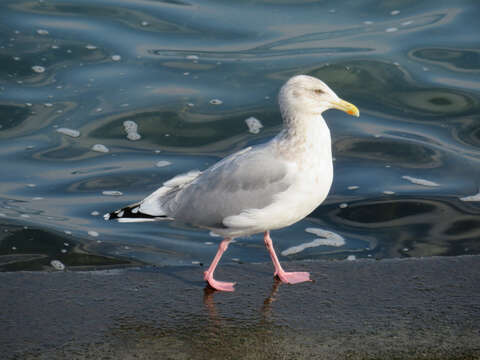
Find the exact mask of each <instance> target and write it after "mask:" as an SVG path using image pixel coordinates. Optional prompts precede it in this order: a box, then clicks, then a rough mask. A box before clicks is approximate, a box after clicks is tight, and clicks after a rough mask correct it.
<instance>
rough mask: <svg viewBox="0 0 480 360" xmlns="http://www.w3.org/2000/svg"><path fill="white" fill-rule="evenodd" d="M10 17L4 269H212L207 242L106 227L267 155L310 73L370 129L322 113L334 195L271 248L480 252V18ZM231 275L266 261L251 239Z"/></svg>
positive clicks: (440, 10)
mask: <svg viewBox="0 0 480 360" xmlns="http://www.w3.org/2000/svg"><path fill="white" fill-rule="evenodd" d="M0 7H1V11H0V64H1V66H0V139H1V142H0V168H1V169H2V170H1V173H2V182H1V187H0V231H1V233H0V254H1V256H0V267H1V269H3V270H19V269H53V267H52V265H51V261H52V260H58V261H60V262H61V263H62V264H64V265H65V266H67V267H70V268H74V267H88V266H96V267H100V266H118V265H121V264H138V263H147V264H156V265H165V264H192V263H193V264H198V263H206V262H209V261H210V259H211V258H212V256H213V254H214V252H215V248H216V244H217V243H218V242H219V238H215V237H212V236H211V235H210V234H209V233H208V232H207V231H198V230H193V229H190V228H177V227H174V226H173V225H172V224H170V223H168V222H165V223H155V224H151V223H141V224H118V223H113V222H105V221H104V220H103V218H102V216H101V214H104V213H106V212H108V211H111V210H113V209H116V208H119V207H121V206H124V205H126V204H129V203H132V202H134V201H137V200H139V199H142V198H143V197H145V196H146V195H148V194H149V193H150V192H152V191H154V190H155V189H156V188H157V187H158V186H159V185H160V184H161V183H162V182H163V181H165V180H168V179H169V178H170V177H172V176H174V175H177V174H179V173H182V172H186V171H189V170H192V169H204V168H206V167H207V166H209V165H211V164H213V163H214V162H215V161H217V160H218V159H220V158H221V157H223V156H225V155H227V154H229V153H231V152H233V151H236V150H239V149H240V148H242V147H244V146H247V145H251V144H255V143H258V142H262V141H265V140H268V139H270V138H271V137H272V136H274V134H275V133H276V132H278V130H279V129H280V125H281V123H280V117H279V112H278V108H277V104H276V94H277V91H278V89H279V87H280V86H281V85H282V83H283V82H284V81H285V80H286V79H288V78H289V77H290V76H292V75H295V74H299V73H306V74H310V75H313V76H317V77H319V78H321V79H323V80H324V81H326V82H327V83H328V84H329V85H330V86H331V87H332V89H334V90H335V91H336V92H337V94H339V95H340V96H341V97H342V98H344V99H346V100H348V101H350V102H352V103H354V104H355V105H357V106H358V108H359V109H360V112H361V117H360V118H359V119H356V118H352V117H349V116H347V115H346V114H344V113H341V112H338V111H329V112H328V113H327V114H326V115H325V117H326V119H327V122H328V123H329V126H330V128H331V131H332V134H333V151H334V156H335V159H336V161H335V179H334V184H333V187H332V190H331V192H330V196H329V197H328V199H327V201H326V202H325V204H324V205H323V206H321V207H319V208H317V209H316V210H315V211H314V212H313V213H312V214H311V216H310V217H308V218H307V219H305V220H303V221H301V222H299V223H297V224H295V225H294V226H291V227H289V228H286V229H283V230H279V231H275V232H273V234H272V236H273V238H274V241H275V242H276V247H277V249H278V251H279V252H284V254H286V255H285V256H283V257H282V258H283V261H287V260H288V259H326V258H332V259H347V257H348V256H351V255H354V256H355V258H357V259H358V258H362V257H372V258H391V257H405V256H431V255H461V254H478V253H480V242H479V241H478V238H479V235H480V225H479V224H480V222H479V214H480V207H479V202H478V200H479V199H478V197H477V198H475V197H473V198H471V196H474V195H476V194H477V193H478V192H479V183H478V178H479V171H478V170H477V169H478V168H479V166H478V165H479V164H478V163H479V160H480V151H479V150H480V148H479V146H480V115H479V114H480V105H479V90H478V89H480V81H479V75H480V61H479V60H480V48H479V46H478V34H479V33H480V23H479V22H478V18H479V15H480V7H479V6H478V4H477V2H476V1H457V2H455V3H452V2H451V1H424V2H415V1H389V2H386V1H367V0H365V1H356V2H348V3H342V2H336V1H322V2H314V1H301V2H300V1H282V2H269V1H264V2H261V1H241V2H239V1H237V2H220V1H190V0H188V1H109V0H102V1H97V0H95V1H93V0H84V1H71V2H64V1H53V0H40V1H38V0H37V1H3V2H2V5H0ZM250 117H254V118H256V119H258V120H259V121H260V123H261V124H262V125H263V127H262V128H260V129H259V131H258V132H257V133H255V132H250V131H249V128H248V126H247V124H246V123H245V120H246V119H248V118H250ZM125 124H127V125H125ZM135 125H136V127H135ZM469 197H470V198H469ZM462 198H463V200H462ZM465 198H466V199H465ZM465 200H476V201H465ZM286 211H288V209H287V210H286ZM311 228H314V229H317V230H313V231H312V230H311ZM306 229H310V230H309V231H305V230H306ZM318 229H320V230H318ZM322 231H323V232H322ZM318 233H320V234H328V233H333V234H334V235H332V236H334V237H333V240H332V239H330V240H329V241H323V240H320V241H319V240H318V239H319V236H318V235H316V234H318ZM338 239H343V243H342V241H340V242H339V241H338ZM327 240H328V239H327ZM302 244H303V246H302ZM332 244H334V245H332ZM299 245H301V246H300V247H297V248H294V250H295V251H293V250H292V248H293V247H295V246H299ZM289 249H290V250H289ZM299 249H300V250H299ZM350 258H352V257H350ZM224 261H225V262H257V261H269V258H268V253H267V252H266V251H265V250H264V249H263V243H262V241H261V236H260V235H257V236H252V237H251V238H248V239H238V241H237V242H236V243H234V244H232V245H231V246H230V248H229V251H228V253H227V254H226V256H225V258H224Z"/></svg>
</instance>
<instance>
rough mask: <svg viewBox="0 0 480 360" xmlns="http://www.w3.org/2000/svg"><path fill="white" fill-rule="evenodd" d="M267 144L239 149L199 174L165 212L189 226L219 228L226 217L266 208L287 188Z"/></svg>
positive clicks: (285, 168)
mask: <svg viewBox="0 0 480 360" xmlns="http://www.w3.org/2000/svg"><path fill="white" fill-rule="evenodd" d="M269 145H271V143H267V144H265V145H260V146H256V147H253V148H247V149H244V150H241V151H240V152H237V153H234V154H232V155H230V156H228V157H226V158H225V159H223V160H221V161H220V162H218V163H217V164H215V165H213V166H212V167H210V168H208V169H207V170H205V171H204V172H202V174H201V175H200V176H198V177H197V178H196V179H195V180H194V181H193V182H192V183H191V184H189V185H188V186H186V187H185V188H183V189H182V190H181V191H179V192H178V193H177V194H176V196H175V197H172V198H171V199H170V200H169V201H168V203H167V204H164V206H166V207H167V208H168V213H169V214H171V215H172V217H174V218H175V219H176V220H179V221H182V222H185V223H189V224H192V225H196V226H201V227H210V228H218V227H220V228H222V227H224V226H223V224H222V220H223V219H224V218H225V217H227V216H231V215H237V214H240V213H241V212H242V211H244V210H246V209H261V208H264V207H266V206H268V205H270V204H271V203H272V202H273V200H274V196H275V195H276V194H278V193H280V192H282V191H285V190H286V189H287V188H288V187H289V186H290V185H291V179H290V178H291V176H289V173H288V166H287V164H286V163H285V161H283V160H282V159H279V158H278V157H276V156H275V154H274V149H272V146H269Z"/></svg>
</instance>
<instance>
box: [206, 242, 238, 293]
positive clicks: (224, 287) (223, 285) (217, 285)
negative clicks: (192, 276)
mask: <svg viewBox="0 0 480 360" xmlns="http://www.w3.org/2000/svg"><path fill="white" fill-rule="evenodd" d="M230 241H231V239H229V238H226V239H224V240H223V241H222V242H221V243H220V245H219V246H218V251H217V254H216V255H215V257H214V258H213V261H212V263H211V264H210V267H209V268H208V270H207V271H205V272H204V273H203V274H204V277H203V278H204V280H205V281H206V282H207V283H208V285H210V287H212V288H213V289H215V290H219V291H234V288H233V286H234V285H235V283H230V282H224V281H217V280H215V279H214V278H213V272H214V271H215V268H216V267H217V265H218V262H219V261H220V258H221V257H222V255H223V253H224V252H225V250H227V248H228V244H229V243H230Z"/></svg>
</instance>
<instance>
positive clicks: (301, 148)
mask: <svg viewBox="0 0 480 360" xmlns="http://www.w3.org/2000/svg"><path fill="white" fill-rule="evenodd" d="M282 117H283V126H284V129H283V131H282V132H281V133H280V134H279V135H278V137H277V139H278V141H279V145H280V147H281V148H286V147H288V148H289V149H290V151H291V150H293V149H294V150H295V152H296V153H297V154H298V153H305V154H310V156H319V155H320V156H323V157H324V158H325V159H331V156H332V147H331V146H332V145H331V138H330V130H329V129H328V126H327V124H326V122H325V120H324V119H323V117H322V115H321V114H313V113H306V112H305V113H303V112H302V113H296V114H291V113H286V112H283V111H282ZM312 152H313V153H312Z"/></svg>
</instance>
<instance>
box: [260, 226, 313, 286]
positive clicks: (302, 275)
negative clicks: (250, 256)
mask: <svg viewBox="0 0 480 360" xmlns="http://www.w3.org/2000/svg"><path fill="white" fill-rule="evenodd" d="M263 241H265V246H266V247H267V249H268V252H269V253H270V257H271V258H272V262H273V266H274V267H275V274H274V276H277V277H278V278H279V279H280V280H281V281H282V282H284V283H288V284H297V283H301V282H304V281H312V280H310V274H309V273H308V272H286V271H284V270H283V269H282V265H280V261H278V257H277V254H275V249H274V248H273V243H272V239H271V238H270V231H265V234H264V236H263Z"/></svg>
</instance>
